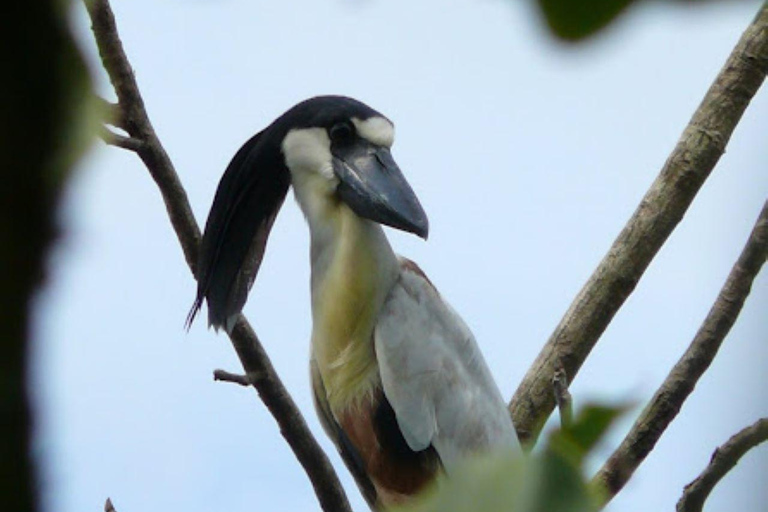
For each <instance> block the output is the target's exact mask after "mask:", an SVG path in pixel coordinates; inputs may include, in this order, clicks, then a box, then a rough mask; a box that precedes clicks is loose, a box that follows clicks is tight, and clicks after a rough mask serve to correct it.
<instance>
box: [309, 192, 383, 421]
mask: <svg viewBox="0 0 768 512" xmlns="http://www.w3.org/2000/svg"><path fill="white" fill-rule="evenodd" d="M332 222H333V223H334V225H333V226H332V227H331V229H328V230H326V233H331V234H332V235H330V236H328V238H329V239H328V240H320V241H317V240H315V239H314V238H313V245H314V244H317V243H320V244H322V245H321V247H319V248H318V247H313V262H312V274H313V275H312V319H313V325H312V350H313V353H314V357H315V360H316V361H317V363H318V368H319V370H320V374H321V376H322V378H323V382H324V384H325V387H326V390H327V394H328V401H329V404H330V405H331V408H332V409H333V410H334V411H338V410H341V409H343V408H345V407H347V406H348V405H349V404H351V403H353V402H355V401H358V400H364V399H366V397H368V396H369V395H370V392H371V390H372V389H373V388H374V387H375V386H376V385H377V384H378V382H379V373H378V369H377V365H376V355H375V352H374V347H373V331H374V327H375V325H376V320H377V317H378V314H379V311H380V310H381V307H382V305H383V303H384V300H385V298H386V296H387V294H388V293H389V291H390V290H391V288H392V286H393V284H394V282H395V280H396V277H397V273H396V269H397V259H396V257H395V255H394V253H392V249H391V248H390V247H389V244H388V242H387V241H386V238H385V237H384V234H383V231H382V230H381V227H380V226H378V225H376V224H373V223H370V222H368V221H364V220H362V219H360V218H359V217H357V216H355V215H354V213H352V212H351V210H349V209H348V208H347V207H346V206H344V205H339V208H338V212H337V213H336V215H335V217H333V218H332Z"/></svg>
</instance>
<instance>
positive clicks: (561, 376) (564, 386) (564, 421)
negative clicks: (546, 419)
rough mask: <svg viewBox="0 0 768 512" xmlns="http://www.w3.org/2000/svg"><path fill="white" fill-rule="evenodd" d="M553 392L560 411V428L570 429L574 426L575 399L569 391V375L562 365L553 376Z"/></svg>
mask: <svg viewBox="0 0 768 512" xmlns="http://www.w3.org/2000/svg"><path fill="white" fill-rule="evenodd" d="M552 390H553V392H554V395H555V402H556V403H557V409H558V410H559V411H560V426H561V427H562V428H568V427H569V426H571V425H572V424H573V398H572V397H571V392H570V391H568V375H567V374H566V373H565V368H563V365H562V364H558V365H557V366H556V367H555V374H554V375H553V376H552Z"/></svg>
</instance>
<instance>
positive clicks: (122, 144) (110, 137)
mask: <svg viewBox="0 0 768 512" xmlns="http://www.w3.org/2000/svg"><path fill="white" fill-rule="evenodd" d="M99 137H101V140H103V141H104V142H106V143H107V144H109V145H110V146H115V147H118V148H122V149H127V150H128V151H133V152H135V153H138V152H139V151H141V150H142V149H143V148H144V142H142V141H141V140H139V139H135V138H133V137H126V136H125V135H120V134H119V133H115V132H113V131H112V130H110V129H109V128H107V127H106V126H102V127H101V129H100V130H99Z"/></svg>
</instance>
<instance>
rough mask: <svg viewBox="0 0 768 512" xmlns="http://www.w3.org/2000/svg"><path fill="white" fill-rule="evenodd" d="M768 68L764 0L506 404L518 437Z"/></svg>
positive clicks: (638, 269)
mask: <svg viewBox="0 0 768 512" xmlns="http://www.w3.org/2000/svg"><path fill="white" fill-rule="evenodd" d="M766 72H768V5H767V4H763V6H762V7H761V9H760V11H759V13H758V15H757V16H756V18H755V19H754V21H753V22H752V24H751V25H750V26H749V27H748V28H747V30H746V31H745V32H744V34H743V35H742V37H741V40H740V41H739V43H738V44H737V45H736V48H734V50H733V52H732V53H731V55H730V57H729V58H728V60H727V62H726V63H725V66H724V67H723V69H722V70H721V71H720V73H719V75H718V76H717V78H716V79H715V81H714V83H713V84H712V86H711V87H710V89H709V91H708V92H707V94H706V96H705V97H704V99H703V101H702V102H701V105H699V108H698V109H697V111H696V113H695V114H694V115H693V118H692V119H691V121H690V123H689V125H688V127H687V128H686V129H685V131H684V132H683V135H682V137H681V138H680V140H679V141H678V143H677V146H676V147H675V149H674V150H673V152H672V154H671V155H670V156H669V158H668V160H667V162H666V163H665V164H664V167H663V168H662V170H661V172H660V174H659V176H658V177H657V178H656V181H655V182H654V183H653V185H651V188H650V189H649V190H648V192H647V193H646V195H645V197H644V198H643V200H642V201H641V202H640V205H639V206H638V207H637V209H636V210H635V213H634V214H633V215H632V218H631V219H630V220H629V222H628V223H627V225H626V226H625V227H624V229H623V230H622V231H621V233H620V234H619V236H618V238H617V239H616V240H615V241H614V243H613V245H612V246H611V248H610V250H609V251H608V254H606V255H605V257H604V258H603V261H601V262H600V265H599V266H598V267H597V269H596V270H595V272H594V273H593V274H592V276H591V277H590V278H589V281H587V283H586V284H585V285H584V287H583V288H582V289H581V291H580V292H579V294H578V295H577V297H576V299H575V300H574V301H573V303H572V304H571V306H570V308H569V309H568V311H567V312H566V314H565V316H564V317H563V319H562V320H561V321H560V324H559V325H558V326H557V328H556V329H555V331H554V332H553V333H552V335H551V337H550V338H549V340H548V341H547V343H546V345H545V346H544V348H543V349H542V351H541V352H540V353H539V355H538V357H537V358H536V361H535V362H534V363H533V365H532V366H531V368H530V369H529V370H528V373H527V374H526V376H525V378H524V379H523V382H522V383H521V384H520V386H519V387H518V389H517V392H516V393H515V395H514V397H513V398H512V401H511V402H510V404H509V409H510V413H511V414H512V420H513V421H514V423H515V427H516V428H517V431H518V435H519V436H520V439H521V440H522V441H524V442H526V441H527V442H528V443H532V442H535V440H536V438H537V436H538V434H539V432H540V430H541V427H542V426H543V424H544V422H545V421H546V419H547V417H549V415H550V413H551V412H552V410H553V408H554V407H555V399H554V397H553V395H552V387H551V386H552V376H553V374H554V370H555V367H554V365H555V362H556V361H562V363H563V366H564V368H565V371H566V373H567V375H568V378H569V379H570V380H573V379H574V377H575V376H576V374H577V372H578V371H579V368H580V367H581V365H582V363H583V362H584V361H585V360H586V358H587V356H588V355H589V353H590V351H591V350H592V348H593V347H594V345H595V344H596V343H597V340H598V339H599V338H600V336H601V335H602V333H603V331H604V330H605V328H606V327H607V326H608V324H609V323H610V322H611V319H612V318H613V316H614V315H615V314H616V312H617V311H618V310H619V308H620V307H621V306H622V304H623V303H624V301H625V300H626V299H627V297H628V296H629V295H630V293H632V290H633V289H634V288H635V285H637V283H638V281H639V280H640V277H641V276H642V275H643V273H644V272H645V269H646V268H647V267H648V265H649V264H650V262H651V260H652V259H653V258H654V256H655V255H656V253H657V252H658V251H659V249H660V248H661V246H662V245H663V244H664V242H665V241H666V239H667V237H668V236H669V235H670V234H671V233H672V231H673V230H674V228H675V226H677V224H678V223H679V222H680V220H681V219H682V218H683V215H684V214H685V212H686V210H687V209H688V207H689V206H690V204H691V202H692V201H693V199H694V197H695V196H696V193H697V192H698V191H699V189H700V188H701V186H702V184H703V183H704V181H705V180H706V179H707V177H708V176H709V174H710V172H711V171H712V169H713V168H714V166H715V164H716V163H717V161H718V159H719V158H720V156H721V155H722V154H723V152H724V151H725V147H726V144H727V143H728V140H729V139H730V137H731V134H732V133H733V130H734V128H735V127H736V125H737V123H738V122H739V120H740V119H741V115H742V114H743V112H744V110H745V109H746V108H747V105H748V104H749V102H750V100H751V99H752V97H753V96H754V94H755V93H756V92H757V90H758V88H759V87H760V85H761V84H762V82H763V80H764V79H765V75H766Z"/></svg>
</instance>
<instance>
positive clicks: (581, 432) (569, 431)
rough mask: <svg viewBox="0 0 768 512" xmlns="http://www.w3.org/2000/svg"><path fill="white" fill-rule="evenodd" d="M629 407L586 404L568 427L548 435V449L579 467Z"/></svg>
mask: <svg viewBox="0 0 768 512" xmlns="http://www.w3.org/2000/svg"><path fill="white" fill-rule="evenodd" d="M630 407H631V406H630V404H628V403H627V404H621V405H617V406H606V405H597V404H588V405H587V406H585V407H583V408H582V409H581V410H580V411H579V413H578V415H577V416H576V418H575V419H574V420H573V422H572V423H571V424H570V425H568V427H566V428H563V429H561V430H557V431H555V432H553V433H552V434H551V435H550V438H549V443H548V449H550V450H554V451H556V452H557V453H559V454H560V455H561V456H563V457H566V458H567V459H568V460H570V461H571V462H572V463H573V464H575V465H577V466H581V464H582V462H583V460H584V457H586V456H587V454H588V453H589V452H590V451H591V450H592V449H593V448H594V447H595V445H596V444H597V443H598V442H599V441H600V440H601V439H602V438H603V436H604V435H605V433H606V432H607V431H608V429H609V428H610V426H611V425H612V424H613V422H614V421H615V420H616V419H617V418H618V417H619V416H621V415H622V414H623V413H624V412H626V411H627V410H628V409H629V408H630Z"/></svg>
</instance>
